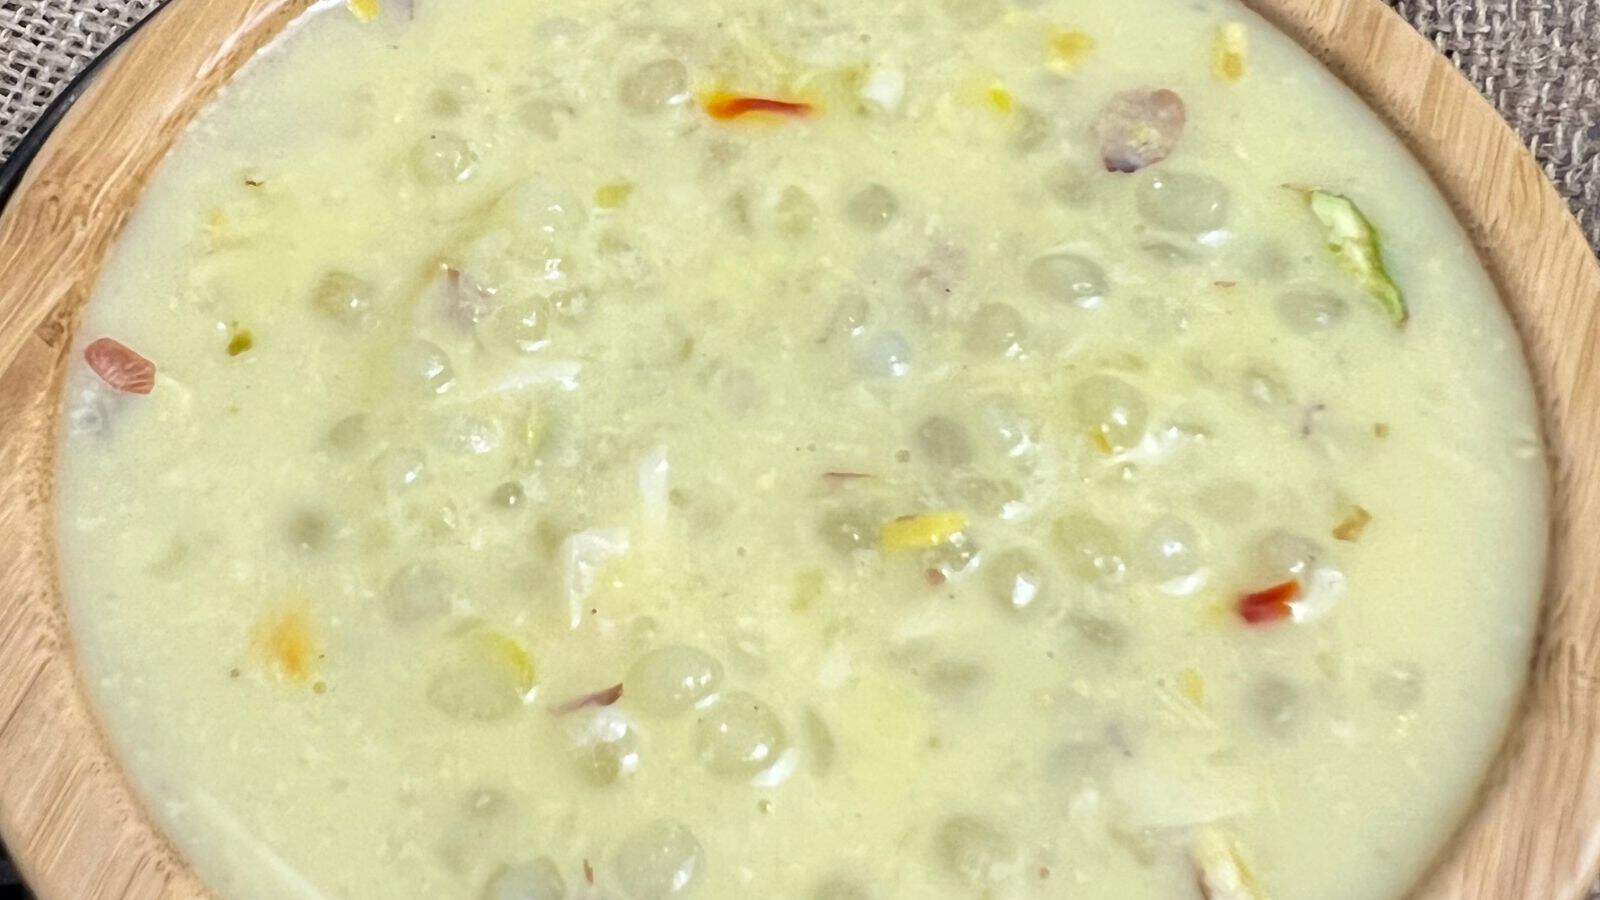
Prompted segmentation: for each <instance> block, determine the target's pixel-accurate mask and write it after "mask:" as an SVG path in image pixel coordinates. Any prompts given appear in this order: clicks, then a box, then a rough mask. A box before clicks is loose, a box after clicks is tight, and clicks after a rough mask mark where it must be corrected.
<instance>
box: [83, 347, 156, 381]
mask: <svg viewBox="0 0 1600 900" xmlns="http://www.w3.org/2000/svg"><path fill="white" fill-rule="evenodd" d="M83 361H84V362H86V363H88V364H89V368H90V369H92V370H94V373H95V374H96V375H99V376H100V380H101V381H104V382H105V383H106V384H108V385H110V386H111V387H113V388H115V389H116V390H119V391H121V392H123V393H124V394H148V393H150V391H151V390H153V389H154V388H155V386H156V364H155V363H153V362H151V361H150V360H148V359H145V358H144V357H142V356H140V355H139V354H137V353H135V352H133V351H132V350H129V349H128V348H127V347H126V346H124V345H122V344H121V343H119V342H117V341H114V340H112V339H111V338H107V337H103V338H99V339H97V340H96V341H94V343H92V344H90V345H89V346H87V347H85V348H83Z"/></svg>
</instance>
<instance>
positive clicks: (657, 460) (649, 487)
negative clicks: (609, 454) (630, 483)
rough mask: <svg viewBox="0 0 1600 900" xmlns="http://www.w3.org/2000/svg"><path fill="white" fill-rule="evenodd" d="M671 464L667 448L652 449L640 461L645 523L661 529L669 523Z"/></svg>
mask: <svg viewBox="0 0 1600 900" xmlns="http://www.w3.org/2000/svg"><path fill="white" fill-rule="evenodd" d="M670 474H671V465H670V464H669V463H668V462H667V448H666V447H665V446H658V447H656V448H654V449H652V450H651V451H650V452H649V453H648V454H647V455H646V456H645V458H644V461H643V462H641V463H639V499H640V500H641V501H642V503H643V505H644V521H645V524H646V525H648V526H650V527H651V528H653V529H656V530H660V529H661V528H663V527H665V526H666V524H667V514H668V512H670V510H671V505H670V504H669V503H668V501H667V492H668V490H669V489H670V481H671V479H670Z"/></svg>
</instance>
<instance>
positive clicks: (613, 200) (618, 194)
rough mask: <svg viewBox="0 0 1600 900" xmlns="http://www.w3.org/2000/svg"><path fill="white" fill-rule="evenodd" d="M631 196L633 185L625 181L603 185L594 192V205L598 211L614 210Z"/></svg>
mask: <svg viewBox="0 0 1600 900" xmlns="http://www.w3.org/2000/svg"><path fill="white" fill-rule="evenodd" d="M632 194H633V185H631V184H629V183H627V182H626V181H619V182H616V183H615V184H603V185H601V186H600V187H599V188H597V189H596V190H595V192H594V205H595V206H597V207H599V208H600V209H616V208H617V207H619V206H621V205H622V204H624V203H626V202H627V201H628V197H629V196H631V195H632Z"/></svg>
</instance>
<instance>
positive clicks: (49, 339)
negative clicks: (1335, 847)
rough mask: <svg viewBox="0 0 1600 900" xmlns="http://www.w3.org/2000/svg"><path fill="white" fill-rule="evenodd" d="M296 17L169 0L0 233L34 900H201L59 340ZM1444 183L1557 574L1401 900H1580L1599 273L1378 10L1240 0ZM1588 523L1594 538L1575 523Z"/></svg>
mask: <svg viewBox="0 0 1600 900" xmlns="http://www.w3.org/2000/svg"><path fill="white" fill-rule="evenodd" d="M308 4H309V0H206V2H200V0H174V3H173V8H172V9H170V10H167V11H165V12H163V13H161V14H160V15H158V16H156V17H155V19H153V20H152V21H150V22H148V23H147V24H146V26H145V27H144V28H143V29H141V31H140V32H139V33H138V34H137V35H136V36H134V38H133V39H132V40H130V41H129V42H127V44H126V46H124V47H122V48H121V49H120V50H119V51H118V52H117V53H116V54H115V55H114V56H113V57H112V58H111V59H110V60H109V61H108V62H107V63H106V65H105V67H104V69H103V71H102V72H100V73H99V75H98V76H97V78H96V79H95V80H94V81H93V83H92V84H91V85H90V86H89V87H88V88H87V89H86V90H85V92H84V93H83V95H82V97H81V99H79V100H78V102H77V103H76V104H75V105H73V106H72V108H71V109H70V111H68V112H67V114H66V115H65V116H64V117H63V118H62V119H61V121H60V123H59V125H58V126H57V127H56V128H55V130H54V133H53V134H51V135H50V137H49V139H48V140H46V141H45V142H44V144H43V146H42V147H41V148H40V150H39V152H38V155H37V156H36V157H35V158H34V159H33V161H32V163H31V165H30V166H29V167H28V169H27V171H26V174H25V175H24V177H23V178H22V180H21V182H20V183H19V184H17V185H16V192H15V194H14V195H13V196H12V198H11V200H10V202H9V204H8V206H7V207H6V209H5V210H4V211H3V213H0V534H4V535H5V536H6V539H5V540H4V542H3V543H0V837H3V838H4V840H5V843H6V845H7V846H8V847H9V848H10V850H11V852H12V854H13V855H14V857H15V859H16V862H17V865H18V867H19V868H20V869H21V871H22V874H23V875H24V877H26V878H27V880H28V882H29V883H30V884H31V885H32V886H33V889H34V890H35V891H37V892H38V894H39V895H40V896H41V897H42V898H46V900H48V898H95V897H122V896H128V897H155V896H180V897H182V896H203V895H204V894H205V893H206V892H205V888H204V887H203V886H202V885H201V883H200V882H199V880H198V879H197V878H196V877H195V875H194V873H193V872H192V871H191V870H190V869H189V867H188V866H187V865H186V864H185V862H184V860H183V859H182V857H181V856H180V855H179V854H178V852H177V851H176V850H175V849H174V848H173V846H172V845H171V843H169V842H168V841H167V840H166V838H165V837H163V836H162V835H161V833H160V832H159V831H158V830H157V829H156V828H155V826H154V825H153V824H152V822H151V820H150V817H149V816H148V815H147V814H146V813H145V811H144V810H143V809H142V808H141V806H140V803H139V800H138V799H137V798H136V797H135V795H134V794H133V792H132V790H131V789H130V787H129V784H128V782H127V780H126V779H125V777H124V776H123V773H122V771H121V769H120V767H119V766H118V763H117V761H116V759H115V758H114V757H113V755H112V753H111V751H110V749H109V747H108V745H107V742H106V740H105V738H104V736H103V735H102V734H101V732H100V730H99V726H98V724H97V722H96V719H95V716H94V713H93V712H92V710H91V706H90V703H89V700H88V698H87V696H86V694H85V691H84V687H83V685H82V684H81V683H80V679H79V676H78V673H77V670H76V668H75V665H74V660H73V654H72V640H71V635H70V633H69V632H68V629H67V622H66V618H65V615H64V611H63V607H62V602H61V596H60V588H59V586H58V584H57V578H56V554H55V504H54V485H53V477H54V476H53V472H54V450H55V437H56V429H55V421H56V418H57V413H58V409H59V398H58V395H59V391H60V387H61V384H62V377H63V373H64V371H65V368H66V364H67V349H68V347H69V346H70V344H71V340H70V338H71V335H72V330H73V327H74V325H75V322H76V319H77V315H78V312H79V310H80V309H81V307H82V306H83V303H84V302H85V300H86V299H87V298H88V296H89V292H90V289H91V288H92V286H93V285H94V283H95V281H96V279H97V278H98V277H99V273H100V269H101V265H102V263H103V260H104V258H105V256H106V252H107V249H108V248H109V247H110V246H111V244H112V243H113V241H114V240H115V239H116V237H117V234H118V232H119V231H120V229H121V226H122V223H123V222H124V221H125V220H126V218H127V215H128V212H129V210H130V209H131V208H132V207H133V205H134V203H135V201H136V200H137V198H138V196H139V193H140V191H141V190H142V189H143V187H144V185H145V183H146V181H147V179H148V178H149V175H150V173H151V171H152V169H153V168H154V166H155V165H156V163H157V162H159V161H160V160H161V158H162V157H163V156H164V155H165V153H166V152H167V150H168V148H169V147H171V145H172V143H173V141H174V140H175V139H176V138H177V136H178V135H179V134H180V133H181V132H182V130H183V128H184V127H185V125H187V124H188V122H189V121H190V119H191V118H192V117H193V116H194V114H195V112H196V111H197V110H198V109H199V108H200V107H201V106H203V105H204V104H205V103H206V102H207V101H208V100H209V99H210V98H211V97H212V95H213V94H214V93H215V92H216V90H217V89H218V87H219V86H221V85H222V84H223V83H224V82H225V81H226V80H227V79H228V78H229V77H230V76H231V75H232V74H233V73H234V72H235V71H236V70H237V69H238V68H239V66H240V65H241V64H242V63H243V62H244V61H245V60H246V59H248V58H249V57H250V55H251V54H253V53H254V52H256V50H257V49H259V48H260V47H261V46H262V45H263V44H265V43H266V42H267V41H268V40H270V39H271V38H272V37H273V36H274V35H276V34H277V33H278V32H279V31H280V30H282V28H283V27H284V26H285V24H287V23H288V22H289V20H290V19H292V18H293V17H294V16H295V15H296V14H298V13H299V12H300V11H301V10H303V9H304V8H305V7H306V6H307V5H308ZM1251 5H1252V6H1254V7H1255V8H1256V10H1257V11H1258V12H1260V13H1261V14H1262V15H1263V16H1265V17H1266V18H1267V19H1268V20H1270V21H1271V22H1273V23H1274V24H1276V25H1277V26H1278V27H1279V28H1281V29H1282V30H1283V31H1285V32H1287V33H1288V34H1289V35H1290V36H1292V37H1294V38H1295V39H1296V40H1297V41H1299V42H1300V43H1301V44H1302V45H1303V46H1305V47H1306V48H1307V49H1309V50H1310V51H1311V52H1312V53H1313V54H1315V55H1316V56H1317V57H1318V58H1320V59H1321V60H1322V61H1323V62H1324V63H1326V64H1327V65H1328V66H1329V67H1330V68H1331V69H1332V70H1333V71H1334V72H1335V73H1337V74H1338V75H1340V76H1341V77H1343V78H1344V80H1345V81H1346V82H1347V83H1348V84H1349V85H1350V86H1351V87H1353V88H1355V89H1356V90H1357V91H1358V92H1359V93H1360V94H1361V95H1362V96H1363V97H1365V99H1366V100H1367V102H1368V103H1369V104H1370V105H1371V106H1372V107H1373V108H1374V109H1375V110H1377V111H1378V112H1379V113H1380V114H1381V115H1383V116H1384V118H1385V119H1386V120H1387V121H1388V122H1389V124H1390V126H1391V127H1392V128H1393V129H1394V131H1395V132H1396V133H1397V134H1399V135H1400V136H1401V137H1402V138H1403V139H1404V140H1405V141H1406V143H1407V144H1408V145H1409V146H1410V147H1411V149H1412V151H1413V152H1414V153H1415V154H1416V155H1417V157H1418V158H1419V159H1420V160H1421V161H1422V163H1423V165H1424V166H1425V167H1426V168H1427V169H1428V170H1429V171H1430V172H1431V173H1432V174H1433V177H1434V179H1435V180H1436V181H1437V183H1438V185H1439V187H1440V189H1441V190H1442V191H1443V192H1444V194H1445V196H1446V197H1447V198H1449V200H1450V201H1451V203H1452V205H1453V206H1454V208H1455V210H1456V213H1457V215H1458V216H1460V218H1461V221H1462V223H1463V224H1464V225H1466V227H1467V230H1468V232H1469V233H1470V234H1471V236H1472V239H1473V241H1474V242H1475V243H1476V244H1477V246H1478V249H1479V251H1480V253H1481V254H1482V256H1483V258H1484V260H1485V262H1486V263H1487V265H1488V267H1489V270H1490V272H1491V273H1492V274H1493V276H1494V278H1495V281H1496V282H1497V283H1498V285H1499V287H1500V291H1501V296H1502V297H1503V298H1504V301H1505V304H1506V306H1507V307H1508V308H1509V309H1510V311H1511V314H1512V316H1513V318H1514V319H1515V321H1516V325H1517V330H1518V331H1519V332H1520V334H1521V336H1522V340H1523V344H1524V346H1525V348H1526V350H1527V354H1528V358H1529V361H1530V363H1531V365H1532V368H1533V376H1534V381H1535V383H1536V385H1537V388H1538V391H1539V396H1540V399H1541V401H1542V402H1541V405H1542V409H1543V419H1544V427H1545V433H1546V435H1547V438H1548V441H1549V450H1550V454H1551V460H1552V465H1553V467H1554V479H1553V481H1554V491H1555V496H1554V502H1553V506H1552V512H1553V515H1554V527H1553V530H1552V548H1551V566H1550V573H1549V576H1548V581H1547V583H1546V587H1545V596H1544V606H1543V614H1542V617H1541V620H1540V628H1539V634H1538V645H1537V648H1536V652H1535V656H1534V661H1533V666H1532V670H1531V672H1530V673H1529V679H1528V683H1527V688H1526V691H1525V694H1524V700H1523V703H1522V706H1521V711H1520V713H1519V716H1518V718H1517V721H1516V723H1515V724H1514V726H1513V728H1512V730H1511V732H1510V734H1509V736H1508V738H1507V739H1506V742H1505V745H1504V747H1503V749H1502V751H1501V754H1500V757H1499V760H1498V761H1497V762H1496V764H1495V766H1494V768H1493V770H1492V771H1491V773H1490V774H1489V775H1488V777H1487V778H1486V780H1485V782H1484V786H1483V787H1482V789H1481V791H1480V796H1479V798H1478V802H1477V804H1476V805H1475V808H1474V810H1473V812H1472V813H1471V815H1470V816H1469V817H1468V818H1467V819H1466V820H1465V821H1464V822H1463V823H1462V824H1461V826H1460V827H1459V829H1458V830H1457V832H1456V834H1455V836H1454V838H1453V839H1452V840H1451V841H1450V842H1449V843H1448V844H1447V845H1446V847H1445V848H1444V849H1443V850H1442V851H1441V852H1440V854H1439V857H1438V859H1437V860H1436V861H1435V863H1434V865H1433V867H1432V868H1431V870H1430V871H1429V873H1428V874H1427V875H1426V877H1425V878H1424V879H1423V880H1422V882H1421V883H1419V884H1418V885H1417V886H1416V888H1415V891H1414V893H1415V894H1416V895H1417V896H1426V897H1482V898H1494V900H1503V898H1511V897H1528V898H1538V900H1549V898H1578V897H1583V896H1585V894H1586V891H1587V890H1588V887H1589V885H1590V883H1591V882H1592V881H1593V879H1594V875H1595V871H1596V868H1597V866H1600V753H1597V751H1600V698H1597V697H1596V687H1597V685H1600V640H1596V638H1597V637H1600V551H1597V549H1596V540H1597V538H1596V536H1595V534H1594V533H1593V532H1590V531H1588V530H1587V529H1588V528H1594V527H1597V525H1600V354H1597V352H1596V338H1597V335H1600V323H1597V322H1596V316H1597V313H1600V265H1597V264H1596V260H1595V258H1594V256H1593V255H1592V254H1591V252H1590V250H1589V247H1588V245H1587V244H1586V243H1585V242H1584V239H1583V236H1582V235H1581V234H1580V232H1579V230H1578V227H1577V223H1576V222H1575V221H1574V220H1573V219H1572V217H1571V215H1570V214H1569V213H1568V211H1567V209H1566V206H1565V205H1564V203H1563V202H1562V200H1561V198H1560V197H1559V196H1558V195H1557V194H1556V192H1555V190H1554V188H1552V187H1551V185H1550V184H1549V182H1547V181H1546V180H1545V179H1544V177H1543V176H1542V175H1541V174H1540V172H1539V168H1538V166H1537V165H1536V164H1535V163H1534V160H1533V158H1532V157H1531V156H1530V155H1529V154H1528V152H1527V150H1525V149H1524V148H1523V147H1522V145H1521V144H1520V143H1519V142H1518V140H1517V138H1516V136H1515V135H1514V134H1513V133H1512V132H1511V130H1510V128H1508V127H1507V126H1506V124H1505V122H1504V121H1502V120H1501V119H1500V117H1499V116H1498V115H1497V114H1496V113H1495V111H1494V110H1493V108H1491V107H1490V106H1489V104H1488V103H1487V102H1485V101H1484V99H1483V98H1482V97H1481V96H1479V95H1478V93H1477V92H1476V91H1475V90H1474V89H1473V88H1472V86H1471V85H1469V84H1468V83H1467V82H1466V80H1465V79H1463V78H1462V77H1461V76H1460V75H1459V74H1458V73H1457V72H1456V71H1455V69H1453V68H1452V67H1451V66H1450V64H1449V63H1448V62H1447V61H1446V60H1445V59H1444V58H1443V57H1441V56H1440V55H1439V54H1438V53H1436V52H1435V51H1434V50H1433V48H1432V47H1430V46H1429V45H1428V44H1427V42H1426V41H1424V40H1423V39H1422V38H1421V37H1420V36H1419V35H1418V34H1417V33H1416V32H1415V31H1413V30H1412V29H1411V28H1410V26H1408V25H1407V24H1406V23H1405V22H1404V21H1402V20H1401V19H1400V18H1399V17H1398V16H1396V15H1395V14H1394V13H1393V12H1391V11H1390V10H1389V9H1388V8H1387V7H1386V6H1384V5H1382V4H1381V3H1380V2H1379V0H1251ZM1585 522H1587V523H1590V524H1589V525H1587V526H1586V525H1584V524H1583V523H1585Z"/></svg>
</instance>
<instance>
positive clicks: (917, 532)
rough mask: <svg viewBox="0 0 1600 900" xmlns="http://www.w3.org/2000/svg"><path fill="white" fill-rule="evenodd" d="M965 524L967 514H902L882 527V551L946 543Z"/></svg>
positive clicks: (915, 548)
mask: <svg viewBox="0 0 1600 900" xmlns="http://www.w3.org/2000/svg"><path fill="white" fill-rule="evenodd" d="M966 527H967V517H966V516H964V515H962V514H961V513H958V512H938V513H927V514H925V515H920V516H901V517H900V518H898V519H894V520H892V521H890V522H888V523H886V524H885V525H884V526H883V537H882V540H881V543H882V545H883V549H884V550H888V551H895V550H926V549H929V548H931V547H937V546H939V545H940V544H944V543H947V542H948V541H949V540H950V539H951V538H953V537H955V536H956V535H958V534H960V533H961V531H962V529H964V528H966Z"/></svg>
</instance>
